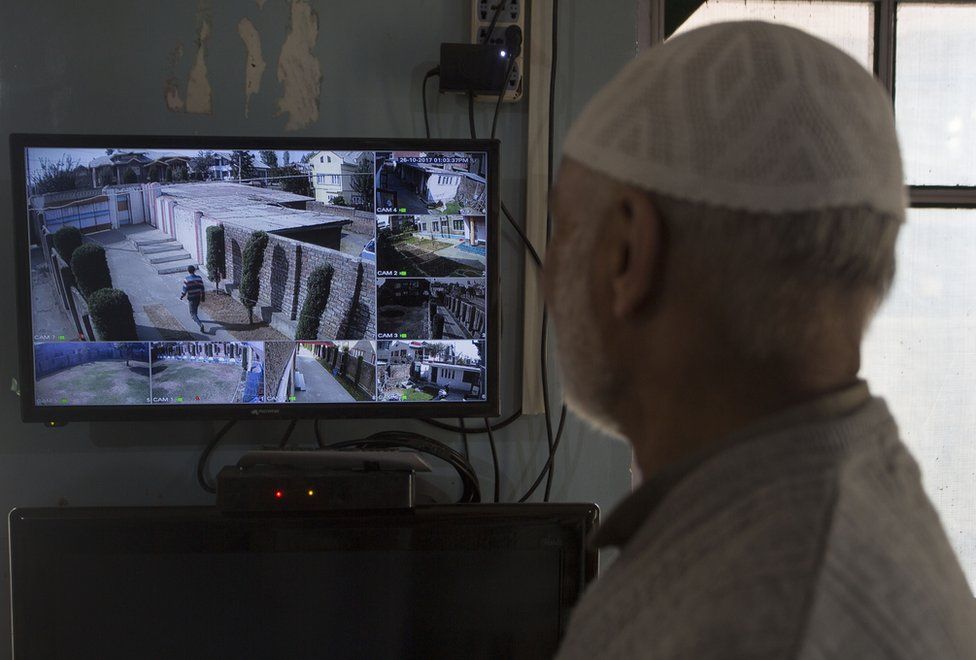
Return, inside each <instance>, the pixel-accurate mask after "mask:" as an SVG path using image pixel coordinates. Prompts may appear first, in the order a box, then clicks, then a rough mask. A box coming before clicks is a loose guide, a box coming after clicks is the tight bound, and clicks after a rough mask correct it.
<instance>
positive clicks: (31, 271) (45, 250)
mask: <svg viewBox="0 0 976 660" xmlns="http://www.w3.org/2000/svg"><path fill="white" fill-rule="evenodd" d="M11 144H12V163H13V178H14V200H15V207H16V208H15V214H14V222H15V224H16V225H17V227H16V230H17V236H18V239H17V240H18V250H17V258H18V269H19V273H18V276H19V282H20V287H19V294H20V328H21V349H22V351H21V352H22V360H23V361H22V365H23V367H22V370H21V383H20V385H21V393H22V397H23V403H24V405H23V409H24V416H25V419H34V420H38V421H51V420H65V421H67V420H70V419H99V418H106V419H112V418H123V419H124V418H146V417H147V416H148V417H152V416H158V417H171V416H213V417H228V416H231V417H232V416H244V415H272V416H273V415H277V416H330V415H334V416H389V417H392V416H425V417H433V416H465V415H479V416H483V415H485V414H497V405H498V404H497V401H498V392H497V358H498V356H497V345H496V341H495V338H496V335H497V320H496V318H495V310H496V304H495V298H496V294H497V292H496V291H495V285H494V281H495V277H496V273H495V264H496V263H497V254H496V250H497V244H498V242H497V240H496V234H497V226H496V225H497V222H496V218H497V209H496V206H497V204H496V200H497V190H496V188H497V153H498V152H497V143H495V142H492V141H473V140H457V141H448V140H421V141H404V140H393V139H390V140H377V139H362V140H356V139H332V140H330V139H315V138H309V139H296V138H282V139H270V138H223V137H222V138H202V137H188V138H179V137H132V136H122V137H82V136H56V135H43V136H41V135H15V136H12V138H11Z"/></svg>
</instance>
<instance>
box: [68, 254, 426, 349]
mask: <svg viewBox="0 0 976 660" xmlns="http://www.w3.org/2000/svg"><path fill="white" fill-rule="evenodd" d="M406 276H407V271H405V270H401V271H400V277H406ZM62 339H64V338H63V337H62Z"/></svg>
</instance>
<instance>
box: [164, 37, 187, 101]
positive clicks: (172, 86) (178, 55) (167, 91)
mask: <svg viewBox="0 0 976 660" xmlns="http://www.w3.org/2000/svg"><path fill="white" fill-rule="evenodd" d="M181 59H183V44H178V45H177V46H176V48H174V49H173V50H172V51H170V54H169V76H168V77H167V78H166V82H165V83H164V84H163V96H164V97H165V98H166V107H167V108H168V109H170V110H171V111H173V112H183V108H184V106H183V95H182V94H180V81H179V79H178V78H177V77H176V65H177V64H179V63H180V60H181Z"/></svg>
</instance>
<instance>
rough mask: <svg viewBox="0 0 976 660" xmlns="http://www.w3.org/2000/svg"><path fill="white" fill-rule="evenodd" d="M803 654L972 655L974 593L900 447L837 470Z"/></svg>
mask: <svg viewBox="0 0 976 660" xmlns="http://www.w3.org/2000/svg"><path fill="white" fill-rule="evenodd" d="M799 657H801V658H807V657H810V658H849V657H858V658H882V657H883V658H905V659H909V658H910V659H918V660H922V659H923V658H976V600H974V599H973V594H972V591H971V590H970V588H969V585H968V582H967V580H966V577H965V575H964V573H963V571H962V568H961V567H960V565H959V561H958V559H957V558H956V555H955V553H954V551H953V549H952V547H951V545H950V542H949V539H948V537H947V536H946V533H945V530H944V529H943V527H942V523H941V522H940V520H939V516H938V514H937V513H936V512H935V510H934V508H933V507H932V504H931V502H930V500H929V499H928V497H927V495H926V494H925V492H924V491H923V489H922V485H921V481H920V480H919V478H918V469H917V466H916V465H915V463H914V460H913V459H912V458H911V456H910V454H909V453H908V452H907V450H903V449H902V450H900V449H899V448H897V447H896V448H895V449H894V451H892V452H891V453H889V455H888V456H886V464H885V465H884V467H883V468H879V467H877V466H875V467H871V468H865V467H860V468H859V467H858V466H852V469H851V470H850V471H849V472H847V473H846V474H844V475H842V478H841V482H840V488H839V490H838V499H837V503H836V506H835V510H834V514H833V516H832V520H831V530H830V535H829V537H828V543H827V545H826V546H825V552H824V556H823V561H822V566H821V569H820V571H819V574H818V580H817V589H816V591H815V594H814V599H813V601H812V602H811V604H810V613H809V615H808V621H807V623H806V631H805V634H804V639H803V644H802V652H801V654H800V656H799Z"/></svg>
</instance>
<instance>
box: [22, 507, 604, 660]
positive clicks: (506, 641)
mask: <svg viewBox="0 0 976 660" xmlns="http://www.w3.org/2000/svg"><path fill="white" fill-rule="evenodd" d="M596 519H597V509H596V507H595V505H592V504H556V505H482V506H478V507H470V506H464V505H460V506H437V507H427V508H418V509H416V510H414V511H413V512H401V513H388V512H376V513H363V512H356V513H355V514H349V513H332V514H323V515H316V516H307V515H302V516H282V515H273V516H249V517H228V516H226V515H222V514H220V513H217V512H216V511H215V510H214V509H211V508H203V507H200V508H196V507H187V508H157V509H152V508H150V509H144V508H135V507H133V508H121V509H80V508H79V509H70V508H67V509H15V510H14V511H13V512H11V514H10V520H9V525H10V582H11V602H12V621H13V646H14V657H15V658H17V659H18V660H32V659H34V658H62V657H71V658H79V659H84V658H98V659H99V660H111V659H114V658H120V659H123V658H124V659H125V660H130V659H131V658H187V659H192V658H207V659H208V660H212V659H215V658H234V659H235V660H237V659H239V658H289V660H300V659H302V658H356V659H359V658H376V659H382V658H423V659H424V660H431V659H434V658H452V659H453V658H466V659H474V660H476V659H478V658H486V659H491V660H495V659H497V658H508V659H518V658H551V657H552V656H553V654H554V653H555V651H556V649H557V647H558V644H559V640H560V638H561V636H562V634H563V632H564V630H565V627H566V625H567V621H568V617H569V613H570V610H571V608H572V607H573V605H574V603H575V602H576V601H577V599H578V598H579V596H580V595H581V593H582V591H583V589H584V587H585V586H586V584H587V583H588V581H589V580H591V579H592V578H593V577H595V572H596V568H597V563H596V555H595V553H594V552H592V551H590V550H588V549H587V546H586V542H585V538H586V535H587V534H588V532H589V531H590V530H591V528H592V527H593V525H594V524H595V522H596Z"/></svg>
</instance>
